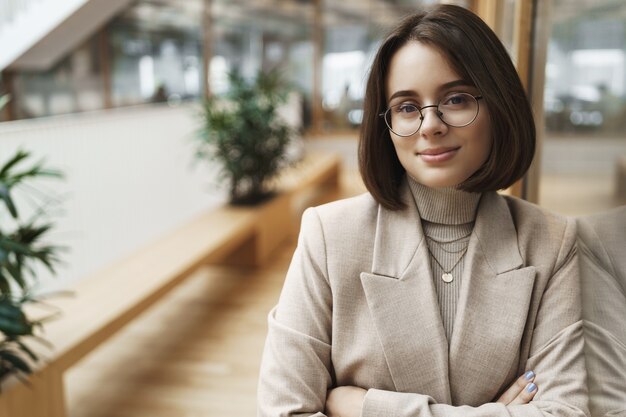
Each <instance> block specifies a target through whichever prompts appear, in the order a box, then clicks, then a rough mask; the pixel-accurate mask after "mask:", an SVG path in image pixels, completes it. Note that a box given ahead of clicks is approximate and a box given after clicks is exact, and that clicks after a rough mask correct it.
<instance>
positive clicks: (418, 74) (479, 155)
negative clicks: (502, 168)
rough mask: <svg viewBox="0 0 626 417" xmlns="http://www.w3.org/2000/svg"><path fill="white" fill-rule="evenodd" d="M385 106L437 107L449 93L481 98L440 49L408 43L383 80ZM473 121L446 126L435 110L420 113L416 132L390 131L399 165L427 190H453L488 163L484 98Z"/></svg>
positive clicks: (490, 140)
mask: <svg viewBox="0 0 626 417" xmlns="http://www.w3.org/2000/svg"><path fill="white" fill-rule="evenodd" d="M386 93H387V105H388V106H393V105H396V104H401V103H409V104H411V105H415V106H418V107H420V108H421V107H423V106H428V105H431V104H437V103H438V102H439V100H441V99H442V98H444V97H445V96H448V95H449V94H450V93H469V94H471V95H474V96H477V95H480V91H478V90H477V89H476V87H473V86H471V85H470V82H469V81H468V80H462V79H461V77H460V76H459V75H458V74H457V73H456V72H455V71H454V70H453V69H452V67H451V66H450V64H449V63H448V60H447V59H446V57H445V56H444V55H443V54H442V53H441V52H439V50H438V49H436V48H434V47H432V46H428V45H426V44H423V43H420V42H418V41H410V42H408V43H407V44H406V45H404V46H402V47H401V48H400V49H399V50H398V51H397V52H396V53H395V54H394V55H393V57H392V59H391V63H390V64H389V72H388V78H387V80H386ZM478 103H479V108H480V110H479V112H478V116H477V117H476V119H475V120H474V121H473V122H472V123H471V124H469V125H468V126H465V127H450V126H448V125H446V124H445V123H444V122H443V121H441V119H439V117H437V114H436V109H435V108H434V107H429V108H427V109H424V110H422V113H423V115H424V120H423V121H422V125H421V127H420V129H419V130H418V131H417V132H416V133H414V134H413V135H411V136H409V137H402V136H398V135H396V134H394V133H393V132H392V131H390V132H389V134H390V135H391V139H392V141H393V145H394V147H395V149H396V153H397V155H398V159H399V160H400V163H401V164H402V166H403V167H404V169H406V171H407V172H408V173H409V175H411V176H412V177H413V178H414V179H415V180H416V181H417V182H419V183H421V184H423V185H425V186H427V187H451V186H456V185H458V184H460V183H462V182H463V181H465V180H466V179H467V178H469V177H470V176H471V175H472V174H473V173H474V172H476V171H477V170H478V169H479V168H480V167H481V166H482V165H483V164H484V163H485V161H486V160H487V157H488V155H489V152H490V150H491V144H492V139H491V127H490V121H489V113H488V109H487V108H486V105H485V102H484V100H479V102H478Z"/></svg>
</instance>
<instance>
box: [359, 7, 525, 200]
mask: <svg viewBox="0 0 626 417" xmlns="http://www.w3.org/2000/svg"><path fill="white" fill-rule="evenodd" d="M410 41H419V42H422V43H424V44H427V45H431V46H434V47H436V48H438V49H439V50H440V51H441V52H442V53H443V54H444V56H446V57H447V59H448V62H449V63H450V65H451V66H452V68H453V69H454V70H455V71H456V72H457V73H458V74H459V75H460V76H461V78H462V79H464V80H468V81H469V82H471V83H473V84H474V86H475V87H476V88H478V90H479V91H480V94H481V95H482V96H483V100H484V101H485V103H486V105H487V108H488V109H489V114H490V120H491V135H492V138H493V144H492V148H491V152H490V154H489V156H488V158H487V161H486V162H485V164H484V165H483V166H482V167H481V168H480V169H478V171H476V172H475V173H474V174H473V175H472V176H471V177H469V178H468V179H467V180H465V181H464V182H463V183H461V184H459V185H458V187H457V188H459V189H461V190H464V191H470V192H485V191H495V190H500V189H503V188H507V187H509V186H510V185H512V184H513V183H514V182H515V181H517V180H518V179H520V178H521V177H522V176H523V175H524V174H525V173H526V171H527V170H528V167H529V166H530V163H531V162H532V159H533V156H534V153H535V123H534V120H533V115H532V109H531V107H530V103H529V101H528V98H527V97H526V92H525V91H524V87H523V86H522V83H521V81H520V79H519V77H518V75H517V71H516V70H515V67H514V66H513V63H512V62H511V59H510V57H509V55H508V53H507V51H506V49H505V48H504V46H503V45H502V43H501V42H500V40H499V39H498V37H497V36H496V34H495V33H493V31H492V30H491V29H490V28H489V27H488V26H487V25H486V24H485V23H484V22H483V21H482V20H481V19H480V18H479V17H478V16H476V15H475V14H473V13H472V12H470V11H469V10H466V9H464V8H462V7H459V6H453V5H440V6H436V7H434V8H432V9H430V10H429V11H426V12H420V13H416V14H413V15H410V16H408V17H407V18H405V19H404V20H402V22H401V23H400V24H399V25H398V26H397V27H396V28H395V29H394V30H393V31H392V32H391V33H390V34H389V35H388V36H387V38H386V39H385V40H384V42H383V43H382V45H381V47H380V49H379V50H378V53H377V54H376V57H375V58H374V62H373V64H372V68H371V70H370V74H369V79H368V81H367V88H366V92H365V103H364V109H363V123H362V125H361V137H360V141H359V169H360V171H361V176H362V178H363V181H364V183H365V186H366V187H367V189H368V190H369V192H370V193H371V194H372V196H373V197H374V199H376V201H378V202H379V203H380V204H382V205H383V206H385V207H387V208H389V209H392V210H398V209H402V208H404V207H405V204H404V203H403V202H402V200H401V196H400V193H399V190H400V185H401V183H402V181H403V178H404V175H405V170H404V168H403V167H402V165H401V164H400V161H399V160H398V157H397V155H396V151H395V148H394V146H393V142H392V141H391V137H390V135H389V129H388V128H387V126H386V125H385V121H384V120H383V118H382V117H380V116H379V114H380V113H381V112H383V111H385V109H386V108H387V99H386V95H385V85H386V79H387V73H388V67H389V63H390V62H391V58H392V56H393V55H394V53H395V52H396V51H397V50H398V49H400V48H401V47H402V46H403V45H405V44H406V43H407V42H410Z"/></svg>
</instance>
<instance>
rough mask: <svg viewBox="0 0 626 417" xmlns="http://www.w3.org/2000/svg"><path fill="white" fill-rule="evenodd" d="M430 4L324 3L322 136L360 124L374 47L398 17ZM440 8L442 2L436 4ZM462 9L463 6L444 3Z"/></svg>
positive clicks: (414, 0) (427, 0)
mask: <svg viewBox="0 0 626 417" xmlns="http://www.w3.org/2000/svg"><path fill="white" fill-rule="evenodd" d="M434 3H439V2H438V1H432V0H421V1H420V0H403V1H393V2H391V1H384V0H369V1H367V2H363V1H357V0H324V1H323V2H322V5H323V12H324V14H323V30H324V54H323V61H322V108H323V111H324V121H323V130H324V131H345V130H353V129H356V128H357V127H358V126H359V125H360V124H361V118H362V108H363V96H364V94H365V83H366V81H367V80H366V78H367V74H368V71H369V66H370V65H371V61H372V60H373V58H374V55H375V53H376V51H377V48H378V46H379V45H380V42H381V41H382V39H383V38H384V37H385V35H386V34H387V32H388V31H389V30H391V28H392V27H393V26H395V25H396V24H397V23H398V22H399V21H400V19H402V17H403V16H405V15H408V14H411V13H415V12H416V11H417V10H419V7H423V6H426V5H430V4H434ZM441 3H443V2H441ZM445 3H456V4H459V5H461V6H464V7H468V3H469V2H467V1H447V2H445Z"/></svg>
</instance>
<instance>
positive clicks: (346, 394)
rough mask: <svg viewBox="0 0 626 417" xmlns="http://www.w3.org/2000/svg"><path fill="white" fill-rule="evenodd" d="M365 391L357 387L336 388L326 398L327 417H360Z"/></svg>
mask: <svg viewBox="0 0 626 417" xmlns="http://www.w3.org/2000/svg"><path fill="white" fill-rule="evenodd" d="M365 393H367V391H366V390H364V389H363V388H359V387H352V386H345V387H337V388H333V389H331V390H330V391H328V395H327V396H326V415H327V416H328V417H360V416H361V410H362V409H363V399H364V398H365Z"/></svg>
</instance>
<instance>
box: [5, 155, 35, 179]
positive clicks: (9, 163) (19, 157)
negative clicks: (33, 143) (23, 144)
mask: <svg viewBox="0 0 626 417" xmlns="http://www.w3.org/2000/svg"><path fill="white" fill-rule="evenodd" d="M29 156H30V153H29V152H25V151H23V150H21V149H20V150H18V151H17V152H16V153H15V155H14V156H13V158H11V159H9V160H8V161H7V162H5V164H4V165H3V166H2V168H0V178H4V177H6V176H7V173H8V172H9V171H10V170H11V168H13V167H14V166H15V165H17V164H19V163H20V161H23V160H24V159H26V158H28V157H29Z"/></svg>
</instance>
